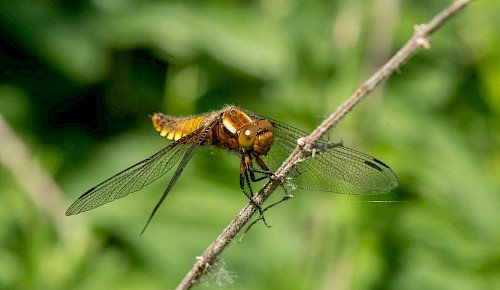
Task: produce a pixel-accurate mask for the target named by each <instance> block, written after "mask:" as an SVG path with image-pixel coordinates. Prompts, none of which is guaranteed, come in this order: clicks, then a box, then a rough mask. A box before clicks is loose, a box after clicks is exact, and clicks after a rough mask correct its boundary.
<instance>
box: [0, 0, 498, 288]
mask: <svg viewBox="0 0 500 290" xmlns="http://www.w3.org/2000/svg"><path fill="white" fill-rule="evenodd" d="M450 2H451V1H433V0H426V1H415V0H414V1H406V0H405V1H399V0H377V1H345V0H344V1H300V0H262V1H178V2H174V1H134V0H104V1H72V2H69V1H50V0H45V1H13V0H4V1H2V3H1V9H0V33H1V39H0V40H1V54H0V64H1V65H0V67H1V71H0V114H1V116H2V119H3V120H2V119H0V121H1V122H0V123H1V125H2V126H1V131H0V132H1V135H0V151H1V152H0V157H1V159H0V161H1V163H0V190H1V193H0V232H1V233H0V288H1V289H170V288H174V287H175V286H176V285H177V283H179V282H180V280H181V279H182V278H183V277H184V275H185V274H186V273H187V271H188V270H189V269H190V267H191V266H192V264H193V263H194V262H195V261H196V259H195V257H196V256H197V255H199V254H200V253H201V252H202V251H203V250H204V249H205V248H206V247H207V246H208V245H209V244H210V243H211V242H212V241H213V240H214V239H215V238H216V237H217V236H218V234H219V233H220V232H221V230H222V229H223V228H224V227H225V226H226V225H227V224H228V223H229V221H230V220H231V219H232V218H233V217H235V215H236V214H237V212H238V211H239V210H240V209H241V208H242V207H243V206H244V205H245V204H246V203H247V199H246V198H245V197H244V195H243V194H242V193H241V191H240V189H239V186H238V166H239V164H238V161H239V157H237V156H232V155H230V154H228V153H225V152H221V151H219V150H217V149H213V148H208V149H202V150H199V152H197V154H196V155H195V157H194V158H193V160H192V161H191V162H190V163H189V165H188V166H187V168H186V170H185V171H184V173H183V175H182V176H181V178H180V179H179V181H178V182H177V184H176V186H175V187H174V189H173V190H172V192H171V193H170V195H169V196H168V198H167V200H166V202H165V203H164V204H163V206H162V207H161V208H160V210H159V212H158V213H157V215H156V217H155V219H153V221H152V223H151V224H150V226H149V228H148V229H147V231H146V232H145V234H144V235H143V236H140V235H139V232H140V230H141V229H142V226H143V225H144V223H145V222H146V220H147V218H148V216H149V214H150V212H151V210H152V208H153V207H154V205H155V203H156V201H157V200H158V199H159V197H160V195H161V194H162V192H163V190H164V188H165V187H166V184H167V182H168V176H170V174H169V175H168V176H166V177H163V178H161V179H160V180H159V181H157V182H155V183H154V184H152V185H150V186H148V187H147V188H145V189H143V190H142V191H140V192H137V193H134V194H132V195H131V196H128V197H127V198H125V199H122V200H118V201H115V202H114V203H112V204H108V205H105V206H103V207H101V208H98V209H96V210H94V211H91V212H87V213H84V214H81V215H78V216H72V217H66V216H65V215H64V212H65V210H66V208H67V207H68V206H69V205H70V204H71V202H73V201H74V200H75V199H76V198H77V197H78V196H79V195H80V194H82V193H83V192H85V191H86V190H87V189H89V188H90V187H92V186H94V185H96V184H97V183H99V182H101V181H103V180H104V179H106V178H108V177H110V176H111V175H113V174H115V173H117V172H118V171H121V170H122V169H124V168H126V167H128V166H130V165H132V164H134V163H136V162H138V161H141V160H142V159H144V158H146V157H148V156H150V155H152V154H153V153H155V152H156V151H158V150H159V149H161V148H163V147H164V146H166V144H168V142H167V141H166V140H164V139H161V138H160V137H158V136H157V134H156V133H155V132H154V130H153V129H152V126H151V121H150V118H149V115H151V114H153V113H154V112H158V111H160V112H163V113H166V114H168V115H173V116H179V115H184V116H185V115H190V114H195V113H202V112H206V111H209V110H214V109H220V108H221V107H222V106H223V105H224V104H235V105H238V106H241V107H243V108H245V109H248V110H251V111H253V112H256V113H258V114H260V115H263V116H269V117H272V118H273V119H277V120H281V121H283V122H286V123H288V124H290V125H292V126H295V127H298V128H301V129H303V130H306V131H311V130H312V129H313V128H314V127H315V126H316V125H318V124H319V122H320V121H321V120H322V119H323V118H324V117H325V116H327V115H328V114H329V113H331V112H332V111H334V110H335V108H336V107H337V106H338V105H339V104H340V103H341V102H342V101H343V100H345V99H346V98H347V97H348V96H349V95H350V94H351V93H352V92H353V91H354V90H355V89H356V88H357V86H358V85H359V84H360V83H361V82H362V81H363V80H364V79H365V78H366V77H367V76H369V75H370V74H371V73H373V71H374V70H375V69H376V68H378V67H379V66H380V65H381V64H383V63H384V62H385V61H386V60H387V59H388V58H389V57H390V56H391V55H392V54H393V53H394V52H395V51H396V50H397V49H398V48H399V47H400V46H401V45H402V44H403V43H404V42H405V41H406V40H407V39H408V38H409V37H410V36H411V34H412V32H413V25H415V24H419V23H422V22H426V21H428V20H429V19H430V18H431V17H432V16H433V15H435V13H437V12H438V11H440V10H441V9H442V8H444V7H445V6H446V5H448V4H449V3H450ZM498 15H500V5H499V4H498V3H497V1H496V0H488V1H476V2H473V3H472V5H470V6H469V7H467V8H466V9H465V10H464V11H463V12H462V13H460V14H459V15H457V17H455V18H453V19H452V20H451V21H450V22H449V23H447V24H446V25H445V27H443V28H442V29H440V30H439V31H438V32H437V33H436V34H435V35H434V36H433V38H432V49H430V50H425V51H420V52H419V53H418V54H417V55H415V56H414V57H413V58H412V59H411V60H409V61H408V62H407V63H406V64H405V65H404V66H402V67H401V68H400V70H399V71H398V73H397V74H395V75H394V76H392V77H391V78H390V79H389V80H388V81H387V82H386V83H384V85H383V86H382V87H379V88H378V89H377V91H376V92H375V93H374V94H373V95H371V96H370V97H369V98H368V99H367V100H365V101H363V102H362V103H361V104H360V105H359V106H358V107H356V109H355V110H354V111H352V112H351V113H350V114H349V115H348V117H347V118H346V119H344V120H343V121H342V122H341V123H340V124H339V126H338V127H336V128H335V129H334V130H333V131H332V132H331V138H332V140H334V141H337V140H340V139H342V140H343V141H344V143H345V144H346V145H347V146H349V147H352V148H355V149H358V150H361V151H363V152H366V153H368V154H370V155H373V156H376V157H377V158H379V159H381V160H383V161H384V162H386V163H388V164H389V165H390V166H391V167H392V168H393V169H394V171H395V172H396V174H397V175H398V177H399V181H400V186H399V188H398V189H396V190H395V191H393V192H391V193H390V194H388V195H385V196H380V197H375V198H369V199H368V198H365V197H360V196H343V195H338V194H333V193H325V192H309V191H302V190H297V191H294V192H293V194H294V196H295V198H294V199H292V200H291V201H288V202H286V203H284V204H281V205H280V206H278V207H276V208H274V209H273V210H272V211H269V212H268V213H267V216H266V217H267V220H268V222H269V223H270V224H271V225H272V226H273V227H272V228H270V229H267V228H265V227H264V226H263V225H262V224H261V223H259V224H257V225H256V226H254V227H253V229H252V230H251V231H250V232H249V233H248V234H247V235H246V236H245V238H244V239H243V241H242V242H241V243H232V244H231V245H230V247H229V248H228V249H227V250H226V251H225V252H224V254H223V255H222V259H221V261H220V262H219V263H218V264H217V265H216V266H215V267H214V271H213V273H212V274H211V275H210V276H209V277H208V278H205V279H204V281H203V282H202V283H201V285H200V286H198V289H212V288H218V287H219V285H222V286H223V287H225V288H226V289H500V194H499V193H500V191H499V185H500V181H499V180H500V178H499V176H500V151H499V150H498V145H499V141H500V140H499V137H500V136H499V126H500V98H499V97H500V70H499V69H498V68H499V67H500V50H499V47H500V34H499V31H500V18H499V17H498ZM9 128H10V129H9ZM281 194H282V192H280V191H277V192H276V193H275V196H274V199H275V200H276V199H279V198H280V195H281ZM374 200H380V201H389V202H369V201H374ZM390 201H396V202H390Z"/></svg>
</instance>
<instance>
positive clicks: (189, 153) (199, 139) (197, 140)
mask: <svg viewBox="0 0 500 290" xmlns="http://www.w3.org/2000/svg"><path fill="white" fill-rule="evenodd" d="M215 124H217V120H214V121H212V122H211V123H210V124H208V125H207V126H205V127H203V128H201V130H202V131H200V130H198V131H200V132H199V133H198V134H196V135H194V136H193V138H191V139H192V140H191V141H190V143H191V146H189V147H188V149H187V150H186V153H185V154H184V156H183V157H182V160H181V162H180V163H179V166H177V170H176V171H175V173H174V175H173V176H172V179H170V182H169V184H168V186H167V189H165V191H164V192H163V195H162V196H161V198H160V200H159V201H158V203H157V204H156V206H155V207H154V209H153V211H152V212H151V215H150V216H149V219H148V221H147V222H146V224H145V225H144V228H142V231H141V235H142V234H143V233H144V231H145V230H146V228H147V227H148V225H149V223H150V222H151V220H152V219H153V217H154V215H155V214H156V211H157V210H158V208H160V206H161V204H162V203H163V201H164V200H165V198H166V197H167V195H168V193H169V192H170V190H171V189H172V187H173V186H174V184H175V182H176V181H177V179H178V178H179V176H180V175H181V173H182V171H183V170H184V168H185V167H186V165H187V164H188V162H189V160H191V157H193V155H194V153H195V152H196V149H198V147H199V146H200V145H201V144H202V143H203V141H205V139H206V137H207V134H208V132H210V130H211V129H212V127H213V126H214V125H215ZM198 131H197V132H198ZM181 140H182V139H181ZM179 155H181V154H179Z"/></svg>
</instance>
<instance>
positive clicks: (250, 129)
mask: <svg viewBox="0 0 500 290" xmlns="http://www.w3.org/2000/svg"><path fill="white" fill-rule="evenodd" d="M258 130H259V128H258V127H257V125H248V126H246V127H245V128H243V130H241V132H240V135H239V136H238V142H239V143H240V146H241V147H242V148H243V149H245V150H249V149H252V147H253V143H254V142H255V136H257V131H258Z"/></svg>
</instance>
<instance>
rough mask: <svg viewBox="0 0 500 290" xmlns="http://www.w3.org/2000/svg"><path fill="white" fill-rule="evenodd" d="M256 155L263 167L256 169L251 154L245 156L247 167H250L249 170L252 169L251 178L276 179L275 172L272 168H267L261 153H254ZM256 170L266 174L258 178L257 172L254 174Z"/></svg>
mask: <svg viewBox="0 0 500 290" xmlns="http://www.w3.org/2000/svg"><path fill="white" fill-rule="evenodd" d="M254 156H255V160H256V161H257V163H258V164H259V166H260V168H261V169H256V168H254V167H253V165H252V159H251V156H250V155H248V157H246V158H245V163H246V167H247V168H248V171H250V179H251V180H252V181H253V182H257V181H261V180H264V179H266V178H270V179H275V175H274V172H272V171H271V170H269V168H267V166H266V164H265V163H264V161H262V159H261V158H260V157H259V155H255V154H254ZM255 172H257V173H262V174H264V175H265V176H262V177H258V178H256V177H255V174H254V173H255Z"/></svg>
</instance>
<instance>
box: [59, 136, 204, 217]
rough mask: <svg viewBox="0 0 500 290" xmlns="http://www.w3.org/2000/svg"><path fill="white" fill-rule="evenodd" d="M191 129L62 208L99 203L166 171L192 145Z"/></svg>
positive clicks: (74, 209)
mask: <svg viewBox="0 0 500 290" xmlns="http://www.w3.org/2000/svg"><path fill="white" fill-rule="evenodd" d="M195 133H197V132H193V133H191V134H189V135H187V136H185V137H184V138H182V139H179V140H178V141H176V142H174V143H172V144H171V145H170V146H168V147H166V148H164V149H162V150H160V151H159V152H157V153H156V154H154V155H153V156H151V157H149V158H147V159H145V160H143V161H141V162H139V163H137V164H135V165H133V166H131V167H129V168H127V169H125V170H123V171H122V172H120V173H118V174H116V175H114V176H113V177H111V178H109V179H107V180H105V181H104V182H102V183H100V184H98V185H96V186H95V187H93V188H91V189H89V190H88V191H87V192H85V193H84V194H82V196H80V197H79V198H78V199H77V200H76V201H75V202H74V203H73V204H72V205H71V206H70V207H69V208H68V210H67V211H66V215H74V214H78V213H81V212H84V211H88V210H91V209H94V208H96V207H99V206H101V205H103V204H105V203H108V202H111V201H113V200H115V199H118V198H122V197H124V196H127V195H129V194H131V193H132V192H136V191H138V190H140V189H141V188H143V187H144V186H146V185H148V184H150V183H151V182H153V181H155V180H156V179H158V178H159V177H160V176H162V175H164V174H165V173H167V172H168V171H169V170H170V169H171V168H172V167H173V166H174V165H175V164H176V163H177V161H179V159H180V158H181V156H183V155H184V153H185V152H186V151H187V150H188V149H189V148H190V147H191V146H193V145H194V142H192V141H191V140H190V139H193V137H194V134H195Z"/></svg>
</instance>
